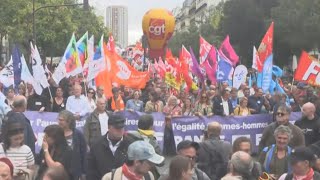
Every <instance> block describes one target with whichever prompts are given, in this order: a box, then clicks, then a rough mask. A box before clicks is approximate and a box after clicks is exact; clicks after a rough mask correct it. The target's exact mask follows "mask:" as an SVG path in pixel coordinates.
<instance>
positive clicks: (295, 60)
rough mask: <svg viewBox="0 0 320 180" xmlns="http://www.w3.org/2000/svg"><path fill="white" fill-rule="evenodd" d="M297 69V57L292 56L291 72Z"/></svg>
mask: <svg viewBox="0 0 320 180" xmlns="http://www.w3.org/2000/svg"><path fill="white" fill-rule="evenodd" d="M297 67H298V60H297V56H296V55H293V57H292V70H293V71H295V70H296V69H297Z"/></svg>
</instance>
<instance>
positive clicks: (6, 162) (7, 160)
mask: <svg viewBox="0 0 320 180" xmlns="http://www.w3.org/2000/svg"><path fill="white" fill-rule="evenodd" d="M0 162H3V163H5V164H6V165H7V166H8V167H9V168H10V173H11V176H13V164H12V162H11V161H10V159H8V158H6V157H3V158H0Z"/></svg>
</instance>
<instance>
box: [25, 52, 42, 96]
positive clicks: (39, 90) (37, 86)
mask: <svg viewBox="0 0 320 180" xmlns="http://www.w3.org/2000/svg"><path fill="white" fill-rule="evenodd" d="M21 79H22V80H23V81H24V82H26V83H29V84H31V85H32V87H33V89H34V91H35V92H36V93H37V94H38V95H41V94H42V91H43V88H42V87H41V85H40V82H38V81H36V80H35V78H34V77H33V76H32V75H31V73H30V71H29V68H28V66H27V63H26V59H25V58H24V55H22V56H21Z"/></svg>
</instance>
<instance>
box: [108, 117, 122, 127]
mask: <svg viewBox="0 0 320 180" xmlns="http://www.w3.org/2000/svg"><path fill="white" fill-rule="evenodd" d="M125 121H126V119H125V118H123V117H122V116H120V115H118V114H113V115H110V116H109V120H108V125H109V126H113V127H115V128H117V129H121V128H123V127H124V126H125Z"/></svg>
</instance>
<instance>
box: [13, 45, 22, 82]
mask: <svg viewBox="0 0 320 180" xmlns="http://www.w3.org/2000/svg"><path fill="white" fill-rule="evenodd" d="M12 60H13V74H14V84H15V86H16V87H17V86H18V85H19V84H20V82H21V69H22V65H21V54H20V51H19V48H18V46H17V45H15V46H14V48H13V51H12Z"/></svg>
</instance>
